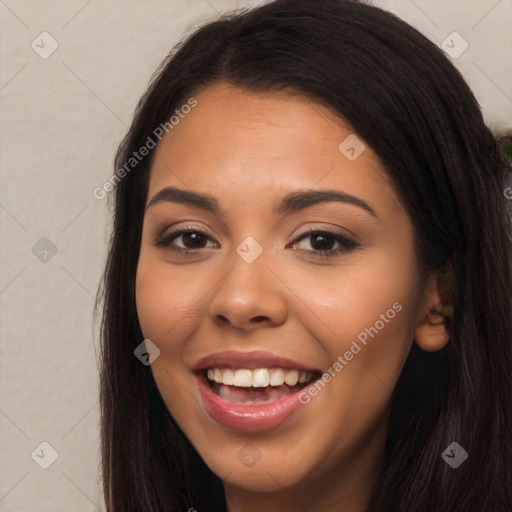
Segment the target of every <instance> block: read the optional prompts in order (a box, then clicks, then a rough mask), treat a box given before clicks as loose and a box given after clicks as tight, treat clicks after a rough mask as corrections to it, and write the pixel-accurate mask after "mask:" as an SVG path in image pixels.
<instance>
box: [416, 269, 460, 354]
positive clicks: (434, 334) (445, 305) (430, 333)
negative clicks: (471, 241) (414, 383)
mask: <svg viewBox="0 0 512 512" xmlns="http://www.w3.org/2000/svg"><path fill="white" fill-rule="evenodd" d="M453 277H454V276H453V267H452V265H451V264H449V265H448V266H447V267H445V268H444V269H443V270H442V271H440V272H437V273H434V274H432V275H430V276H429V278H428V279H427V283H426V288H425V300H424V303H423V307H422V308H421V311H420V313H419V317H418V322H417V324H416V328H415V331H414V339H415V341H416V344H417V345H418V346H419V347H420V348H421V349H423V350H425V351H426V352H435V351H437V350H441V349H442V348H444V347H445V346H446V345H447V343H448V342H449V341H450V334H451V323H452V316H453V307H452V300H451V298H452V290H453V282H454V281H453Z"/></svg>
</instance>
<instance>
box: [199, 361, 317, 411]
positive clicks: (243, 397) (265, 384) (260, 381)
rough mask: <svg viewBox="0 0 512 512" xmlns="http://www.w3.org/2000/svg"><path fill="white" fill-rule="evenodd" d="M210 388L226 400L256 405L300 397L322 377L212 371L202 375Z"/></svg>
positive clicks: (270, 371) (289, 371) (275, 370)
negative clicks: (307, 387)
mask: <svg viewBox="0 0 512 512" xmlns="http://www.w3.org/2000/svg"><path fill="white" fill-rule="evenodd" d="M200 374H201V377H202V379H203V380H204V381H205V383H206V384H207V385H208V387H209V388H210V389H211V390H212V391H213V392H214V393H215V394H216V395H217V396H218V397H219V398H221V399H222V400H224V401H225V402H228V403H233V404H245V405H255V404H260V403H267V402H274V401H276V400H279V399H281V398H283V397H285V396H288V395H292V394H294V393H297V392H298V391H300V390H301V389H302V388H304V387H305V386H307V385H309V384H311V383H312V382H314V381H315V380H317V379H318V378H319V377H320V375H321V373H320V372H317V371H304V370H297V369H284V368H257V369H254V370H249V369H246V368H239V369H234V368H208V369H204V370H202V371H201V372H200Z"/></svg>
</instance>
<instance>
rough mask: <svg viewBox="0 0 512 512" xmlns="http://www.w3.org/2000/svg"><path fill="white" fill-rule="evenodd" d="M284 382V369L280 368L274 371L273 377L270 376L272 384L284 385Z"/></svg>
mask: <svg viewBox="0 0 512 512" xmlns="http://www.w3.org/2000/svg"><path fill="white" fill-rule="evenodd" d="M283 384H284V370H282V369H281V368H278V369H277V370H274V371H273V372H272V377H270V385H271V386H282V385H283Z"/></svg>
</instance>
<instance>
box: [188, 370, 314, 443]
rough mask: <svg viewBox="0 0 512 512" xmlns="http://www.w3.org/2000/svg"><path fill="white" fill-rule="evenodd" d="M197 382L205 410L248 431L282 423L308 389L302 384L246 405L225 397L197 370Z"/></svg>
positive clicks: (231, 426) (219, 419)
mask: <svg viewBox="0 0 512 512" xmlns="http://www.w3.org/2000/svg"><path fill="white" fill-rule="evenodd" d="M196 382H197V386H198V388H199V392H200V394H201V398H202V399H203V404H204V407H205V409H206V412H207V413H208V414H209V415H210V416H211V417H212V418H213V419H214V420H215V421H217V422H218V423H221V424H222V425H225V426H226V427H230V428H233V429H236V430H242V431H244V432H249V433H256V432H264V431H265V430H270V429H273V428H276V427H277V426H278V425H280V424H281V423H283V422H284V421H285V420H286V419H287V418H288V417H289V416H290V415H291V414H292V413H293V411H295V410H296V409H297V408H298V407H300V405H301V403H300V402H299V393H300V392H302V391H303V390H304V389H306V388H303V389H301V390H300V391H298V392H296V393H293V394H291V395H287V396H284V397H283V398H280V399H279V400H275V401H273V402H266V403H258V404H254V405H245V404H239V403H231V402H226V401H225V400H222V398H220V397H219V396H218V395H216V394H215V393H214V392H213V390H212V389H211V388H210V386H208V384H207V383H206V382H205V380H204V378H203V377H202V375H201V374H196Z"/></svg>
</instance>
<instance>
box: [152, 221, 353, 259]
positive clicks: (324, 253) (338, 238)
mask: <svg viewBox="0 0 512 512" xmlns="http://www.w3.org/2000/svg"><path fill="white" fill-rule="evenodd" d="M191 233H196V234H198V235H200V236H203V237H206V238H210V236H209V235H208V234H207V233H205V232H204V231H201V230H200V229H194V228H183V229H179V230H176V231H173V232H171V233H168V234H166V235H162V236H160V237H158V238H157V240H156V242H155V245H156V246H157V247H164V248H168V249H170V250H172V251H174V252H176V253H180V254H190V255H192V254H197V253H198V252H200V251H201V249H204V248H203V247H202V248H199V249H183V248H181V247H172V246H171V243H172V242H173V241H174V240H175V239H176V238H178V237H180V236H181V235H187V234H191ZM311 235H321V236H327V237H329V238H332V239H334V241H335V242H338V243H339V244H340V248H338V249H329V250H318V251H315V250H313V251H310V250H306V251H307V252H312V253H314V254H315V256H319V257H322V258H326V257H334V256H338V255H340V254H342V253H347V252H350V251H351V250H354V249H357V248H358V247H360V244H359V243H358V242H356V241H355V240H353V239H352V238H349V237H347V236H345V235H342V234H341V233H335V232H332V231H326V230H322V229H311V230H309V231H307V232H305V233H303V234H302V235H301V237H300V238H298V239H296V241H295V242H293V243H294V244H295V243H297V242H300V241H302V240H303V239H304V238H307V237H308V236H311Z"/></svg>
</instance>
